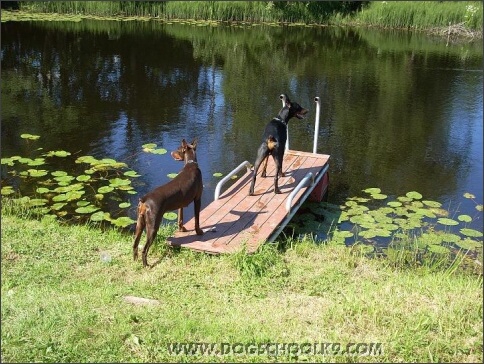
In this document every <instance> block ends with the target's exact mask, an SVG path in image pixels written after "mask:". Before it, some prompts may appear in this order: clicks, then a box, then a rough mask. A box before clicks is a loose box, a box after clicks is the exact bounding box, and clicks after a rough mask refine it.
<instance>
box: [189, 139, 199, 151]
mask: <svg viewBox="0 0 484 364" xmlns="http://www.w3.org/2000/svg"><path fill="white" fill-rule="evenodd" d="M197 143H198V138H195V139H193V142H191V143H190V146H191V147H192V149H193V150H195V149H196V148H197Z"/></svg>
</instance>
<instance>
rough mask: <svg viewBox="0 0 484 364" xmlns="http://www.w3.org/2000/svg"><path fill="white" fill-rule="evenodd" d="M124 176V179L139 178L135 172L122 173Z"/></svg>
mask: <svg viewBox="0 0 484 364" xmlns="http://www.w3.org/2000/svg"><path fill="white" fill-rule="evenodd" d="M124 175H125V176H126V177H140V176H141V175H140V174H138V173H136V172H135V171H127V172H124Z"/></svg>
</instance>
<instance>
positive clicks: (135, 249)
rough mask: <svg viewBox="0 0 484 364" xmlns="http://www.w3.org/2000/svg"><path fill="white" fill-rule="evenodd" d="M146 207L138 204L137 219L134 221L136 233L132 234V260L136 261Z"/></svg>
mask: <svg viewBox="0 0 484 364" xmlns="http://www.w3.org/2000/svg"><path fill="white" fill-rule="evenodd" d="M145 213H146V206H145V204H144V203H143V202H141V201H140V202H139V203H138V219H137V221H136V232H135V234H134V244H133V260H136V259H138V245H139V241H140V239H141V235H142V234H143V230H144V229H145V226H146V220H145Z"/></svg>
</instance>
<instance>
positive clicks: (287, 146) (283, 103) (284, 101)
mask: <svg viewBox="0 0 484 364" xmlns="http://www.w3.org/2000/svg"><path fill="white" fill-rule="evenodd" d="M279 98H280V99H281V101H282V107H284V106H286V95H284V94H281V96H279ZM286 129H287V139H286V150H289V124H287V125H286Z"/></svg>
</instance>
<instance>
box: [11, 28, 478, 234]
mask: <svg viewBox="0 0 484 364" xmlns="http://www.w3.org/2000/svg"><path fill="white" fill-rule="evenodd" d="M1 67H2V70H1V76H2V95H1V96H2V99H1V106H2V109H1V113H2V115H1V116H2V135H1V142H2V145H1V152H2V157H8V156H12V155H27V154H28V153H30V152H31V151H30V150H29V148H31V145H30V144H28V143H27V144H26V143H25V141H24V140H22V139H20V138H19V136H20V134H22V133H31V134H36V135H40V136H41V139H40V140H39V141H38V142H37V143H38V145H39V146H42V147H43V148H44V149H45V150H66V151H69V152H71V153H73V155H93V156H95V157H97V158H114V159H116V160H118V161H122V162H125V163H127V164H128V165H129V167H131V168H132V169H134V170H135V171H137V172H138V173H139V174H141V177H140V178H139V179H138V184H137V185H136V191H137V192H138V194H137V195H132V196H131V199H132V202H133V205H132V207H131V208H130V210H129V215H130V216H131V217H134V216H135V208H134V206H135V205H136V203H135V202H136V201H137V199H138V197H139V196H141V195H143V194H144V193H146V192H147V191H149V190H150V189H152V188H153V187H155V186H157V185H160V184H162V183H165V182H167V181H168V177H167V174H169V173H173V172H178V171H179V170H180V169H181V167H182V166H181V164H180V163H178V162H175V161H173V160H172V159H171V157H170V155H169V154H164V155H154V154H149V153H144V152H143V151H142V148H141V146H142V145H143V144H145V143H156V144H157V145H158V147H163V148H165V149H167V150H168V151H171V150H174V149H176V148H177V146H178V145H179V143H180V141H181V139H182V138H186V139H192V138H194V137H198V139H199V148H198V160H199V164H200V167H201V169H202V173H203V176H204V185H205V190H204V197H203V205H202V208H203V207H204V206H206V205H207V204H209V203H210V202H211V201H212V200H213V192H214V189H215V185H216V183H217V182H218V181H219V179H220V178H217V177H214V176H213V174H214V173H216V172H221V173H224V174H225V173H228V172H229V171H230V170H231V169H233V168H234V167H236V166H237V165H239V164H240V163H241V162H242V161H244V160H249V161H250V162H251V163H253V161H254V159H255V156H256V150H257V147H258V145H259V142H260V138H261V134H262V131H263V128H264V125H265V123H266V122H267V121H269V120H270V119H271V118H272V117H273V116H275V115H277V112H278V111H279V109H280V106H281V104H280V101H279V98H278V96H279V94H281V93H282V92H286V93H288V94H289V96H290V97H291V98H292V99H294V100H295V101H297V102H299V103H300V104H301V105H302V106H304V107H307V108H309V110H310V112H309V116H308V118H306V119H305V120H302V121H298V120H296V119H293V120H292V121H291V122H290V124H289V132H290V141H291V149H296V150H303V151H312V143H313V130H314V124H313V122H314V117H315V105H314V101H313V99H314V97H315V96H319V97H320V98H321V100H322V113H321V129H320V133H319V146H318V152H319V153H324V154H330V155H331V161H330V162H331V166H330V190H329V202H332V203H335V204H339V203H341V202H343V201H344V200H345V199H346V198H347V197H351V196H356V195H358V196H361V195H362V192H361V190H362V189H365V188H368V187H380V188H381V189H382V192H383V193H385V194H388V195H390V196H396V195H404V194H405V193H406V192H409V191H418V192H420V193H421V194H422V195H423V196H424V198H425V199H429V200H437V201H440V202H442V203H444V207H446V208H450V209H451V210H454V211H455V210H456V209H457V210H458V211H459V213H467V214H470V215H471V216H474V215H475V213H476V210H475V203H474V202H472V201H470V200H468V199H465V198H463V197H462V195H463V194H464V193H465V192H470V193H473V194H474V195H476V201H477V202H478V203H481V204H482V201H483V196H482V194H483V167H482V166H483V147H482V145H483V142H482V141H483V69H482V44H481V42H480V41H479V42H476V43H471V44H467V43H466V44H458V45H455V44H449V45H446V40H445V39H444V40H441V39H435V38H431V37H428V36H425V35H421V34H414V33H409V32H389V31H387V32H381V31H375V30H361V29H341V28H305V27H269V26H264V27H263V26H253V27H229V26H218V27H213V26H196V25H192V24H163V23H160V22H156V21H152V22H135V21H131V22H114V21H111V22H109V21H106V22H105V21H86V20H85V21H82V22H79V23H74V22H69V23H64V22H33V23H29V22H17V23H16V22H8V23H2V24H1ZM73 160H74V159H72V158H71V159H66V160H65V161H62V163H65V164H66V165H62V168H64V170H68V169H69V165H68V163H72V164H73ZM5 171H6V170H5V168H4V167H2V177H5ZM192 214H193V213H192V208H189V209H188V211H187V213H186V215H187V216H192ZM476 223H477V224H478V225H477V226H482V221H480V220H479V221H477V222H476Z"/></svg>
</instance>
